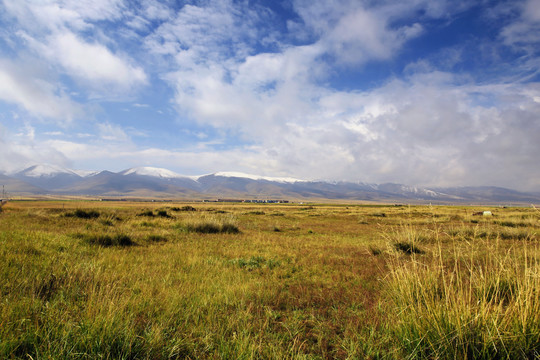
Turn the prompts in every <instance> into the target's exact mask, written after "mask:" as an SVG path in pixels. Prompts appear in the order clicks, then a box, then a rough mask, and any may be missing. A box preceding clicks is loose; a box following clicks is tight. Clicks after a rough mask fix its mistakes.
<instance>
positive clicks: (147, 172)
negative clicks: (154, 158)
mask: <svg viewBox="0 0 540 360" xmlns="http://www.w3.org/2000/svg"><path fill="white" fill-rule="evenodd" d="M119 174H120V175H132V174H134V175H142V176H153V177H159V178H163V179H179V178H189V179H193V180H195V179H197V178H198V176H184V175H180V174H177V173H175V172H174V171H171V170H168V169H163V168H157V167H151V166H142V167H135V168H131V169H127V170H124V171H121V172H119Z"/></svg>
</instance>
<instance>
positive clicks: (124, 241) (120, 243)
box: [76, 234, 135, 247]
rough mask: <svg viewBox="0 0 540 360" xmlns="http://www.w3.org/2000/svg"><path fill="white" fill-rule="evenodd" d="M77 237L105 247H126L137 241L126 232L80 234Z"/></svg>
mask: <svg viewBox="0 0 540 360" xmlns="http://www.w3.org/2000/svg"><path fill="white" fill-rule="evenodd" d="M76 237H78V238H81V239H82V240H84V241H86V242H87V243H89V244H91V245H98V246H103V247H111V246H116V247H126V246H133V245H135V242H134V241H133V240H132V239H131V237H130V236H128V235H125V234H115V235H108V234H78V235H76Z"/></svg>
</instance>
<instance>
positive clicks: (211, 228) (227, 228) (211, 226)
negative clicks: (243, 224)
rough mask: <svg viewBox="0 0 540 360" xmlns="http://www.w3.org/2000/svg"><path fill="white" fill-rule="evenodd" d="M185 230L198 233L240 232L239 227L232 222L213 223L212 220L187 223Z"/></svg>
mask: <svg viewBox="0 0 540 360" xmlns="http://www.w3.org/2000/svg"><path fill="white" fill-rule="evenodd" d="M186 230H187V231H189V232H196V233H199V234H220V233H221V234H223V233H225V234H238V233H239V232H240V229H238V227H237V226H236V225H234V224H215V223H212V222H205V223H200V224H188V225H187V226H186Z"/></svg>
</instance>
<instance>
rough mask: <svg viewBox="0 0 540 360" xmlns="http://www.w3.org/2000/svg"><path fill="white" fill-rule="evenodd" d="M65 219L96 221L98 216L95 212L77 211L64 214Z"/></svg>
mask: <svg viewBox="0 0 540 360" xmlns="http://www.w3.org/2000/svg"><path fill="white" fill-rule="evenodd" d="M65 216H66V217H76V218H79V219H97V218H98V217H99V216H100V214H99V212H97V211H96V210H82V209H77V210H75V211H74V212H71V213H66V214H65Z"/></svg>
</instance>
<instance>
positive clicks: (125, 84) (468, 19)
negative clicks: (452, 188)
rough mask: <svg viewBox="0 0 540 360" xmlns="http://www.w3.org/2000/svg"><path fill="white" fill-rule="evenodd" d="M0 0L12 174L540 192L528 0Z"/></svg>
mask: <svg viewBox="0 0 540 360" xmlns="http://www.w3.org/2000/svg"><path fill="white" fill-rule="evenodd" d="M2 5H3V8H4V10H3V11H2V12H1V14H0V22H2V23H3V24H4V25H5V26H3V27H2V28H3V29H4V30H2V31H1V32H0V80H1V81H0V108H1V109H2V112H3V114H4V115H3V116H2V117H1V118H0V121H1V125H2V128H3V129H4V130H3V131H2V133H1V134H0V138H1V139H0V141H2V145H3V146H4V148H5V149H6V151H5V152H4V153H3V155H1V156H0V157H1V159H0V166H2V167H3V169H5V170H8V169H12V168H16V167H17V166H18V167H23V166H26V165H31V164H33V163H36V162H41V161H42V160H43V156H42V154H50V156H51V159H54V161H57V162H58V163H59V164H60V165H66V164H67V165H69V166H72V167H75V168H82V169H109V170H117V171H118V170H123V169H125V168H127V167H132V166H141V165H147V166H159V167H166V168H169V169H171V170H173V171H176V172H178V173H184V174H186V175H194V174H202V173H209V172H214V171H240V172H247V173H256V174H260V175H267V176H290V177H295V178H307V179H329V180H348V181H369V182H399V183H408V184H417V185H445V186H446V185H500V186H507V187H512V188H517V189H523V190H539V189H540V167H539V166H538V161H537V154H538V153H540V141H538V140H539V139H540V115H538V114H540V83H539V81H538V80H539V77H538V75H539V74H538V69H539V68H540V67H539V65H540V56H539V55H540V50H539V49H540V48H539V47H538V43H539V42H540V38H539V37H538V36H537V35H536V34H538V33H539V31H538V30H539V29H540V13H539V12H538V9H540V4H539V2H538V0H524V1H499V2H495V3H489V2H485V1H463V2H455V1H452V2H449V1H445V0H436V1H425V0H406V1H384V2H370V1H349V0H339V1H329V0H328V1H316V2H313V1H306V0H288V1H284V2H267V1H250V2H245V1H233V0H206V1H202V0H201V1H189V2H180V3H178V2H176V3H175V2H167V1H157V0H140V1H137V2H131V1H122V0H116V1H74V0H73V1H69V0H63V1H60V0H58V1H53V0H49V1H43V2H39V3H35V2H32V1H25V0H17V1H14V0H4V1H3V2H2ZM124 110H129V111H124ZM28 124H30V125H32V126H34V127H35V136H34V138H33V139H32V140H29V139H26V140H24V141H23V140H22V139H19V140H16V139H14V138H13V136H12V135H13V134H17V133H21V132H24V128H25V126H27V125H28ZM80 134H85V135H86V136H84V137H81V136H79V135H80ZM51 161H52V160H49V161H47V162H51Z"/></svg>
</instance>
